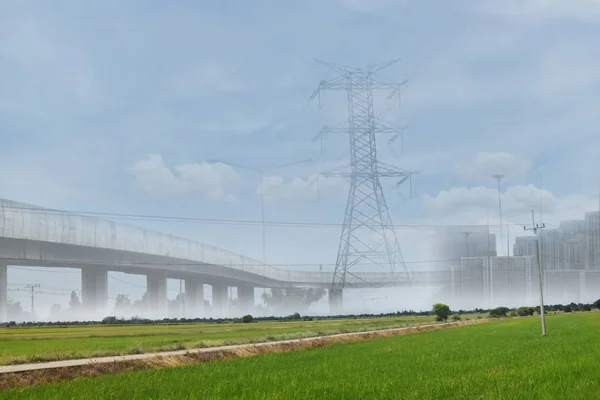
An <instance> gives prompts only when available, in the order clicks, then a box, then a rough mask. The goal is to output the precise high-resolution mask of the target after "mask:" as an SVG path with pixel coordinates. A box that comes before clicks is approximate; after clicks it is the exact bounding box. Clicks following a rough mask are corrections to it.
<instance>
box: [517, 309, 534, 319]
mask: <svg viewBox="0 0 600 400" xmlns="http://www.w3.org/2000/svg"><path fill="white" fill-rule="evenodd" d="M533 314H535V308H534V307H519V308H517V315H518V316H520V317H526V316H529V315H533Z"/></svg>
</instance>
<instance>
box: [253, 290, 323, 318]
mask: <svg viewBox="0 0 600 400" xmlns="http://www.w3.org/2000/svg"><path fill="white" fill-rule="evenodd" d="M324 296H325V289H314V288H310V289H305V288H286V289H282V288H273V289H271V290H270V293H263V294H262V299H263V301H264V302H265V304H266V305H267V307H268V308H270V309H272V310H274V312H275V313H278V314H285V313H286V312H289V311H297V312H303V313H304V312H306V311H307V310H308V307H310V305H311V304H313V303H315V302H317V301H319V300H321V299H322V298H323V297H324Z"/></svg>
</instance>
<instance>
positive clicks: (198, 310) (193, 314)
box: [185, 278, 204, 318]
mask: <svg viewBox="0 0 600 400" xmlns="http://www.w3.org/2000/svg"><path fill="white" fill-rule="evenodd" d="M185 316H186V317H187V318H198V317H203V316H204V282H202V281H201V280H199V279H196V278H189V279H186V280H185Z"/></svg>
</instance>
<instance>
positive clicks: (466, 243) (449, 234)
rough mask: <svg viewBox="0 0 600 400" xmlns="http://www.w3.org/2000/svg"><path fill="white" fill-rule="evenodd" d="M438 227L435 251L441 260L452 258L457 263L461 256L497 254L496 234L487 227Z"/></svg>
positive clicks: (434, 242) (434, 245)
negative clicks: (476, 228)
mask: <svg viewBox="0 0 600 400" xmlns="http://www.w3.org/2000/svg"><path fill="white" fill-rule="evenodd" d="M473 229H474V228H472V229H471V230H469V229H468V227H466V228H464V229H458V228H457V229H452V228H445V229H438V230H437V231H436V232H435V233H434V237H433V247H434V248H433V253H434V254H435V255H436V257H438V259H440V260H452V261H454V263H455V264H456V265H458V263H460V259H461V258H465V257H466V258H468V257H484V256H495V255H496V235H495V234H493V233H489V231H488V229H487V228H485V230H484V229H481V230H479V231H477V230H473Z"/></svg>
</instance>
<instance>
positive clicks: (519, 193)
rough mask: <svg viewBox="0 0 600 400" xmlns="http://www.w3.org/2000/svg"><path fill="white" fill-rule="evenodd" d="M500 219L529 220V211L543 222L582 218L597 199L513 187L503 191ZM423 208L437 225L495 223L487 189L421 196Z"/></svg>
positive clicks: (493, 196) (494, 194)
mask: <svg viewBox="0 0 600 400" xmlns="http://www.w3.org/2000/svg"><path fill="white" fill-rule="evenodd" d="M501 198H502V215H503V220H504V221H505V222H506V221H509V220H513V221H516V222H518V223H523V222H527V221H530V219H531V210H535V212H536V214H538V215H539V214H542V216H540V218H543V220H544V221H545V222H549V223H553V224H556V223H558V222H559V221H560V220H564V219H577V218H583V216H584V213H585V212H586V211H591V210H596V209H598V200H597V199H594V198H591V197H587V196H584V195H569V196H564V197H559V196H556V195H554V194H553V193H552V192H550V191H549V190H546V189H540V188H538V187H536V186H534V185H516V186H511V187H509V188H508V189H507V190H506V191H505V192H502V197H501ZM423 205H424V206H425V208H426V210H427V211H429V212H430V213H431V216H432V217H436V218H437V221H438V223H450V224H452V223H458V224H480V223H485V222H486V219H487V218H488V217H490V220H491V221H497V218H496V216H497V212H498V191H497V190H496V189H493V188H487V187H482V186H479V187H473V188H467V187H455V188H452V189H450V190H443V191H441V192H439V193H438V194H437V195H435V196H430V195H425V196H423Z"/></svg>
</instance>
